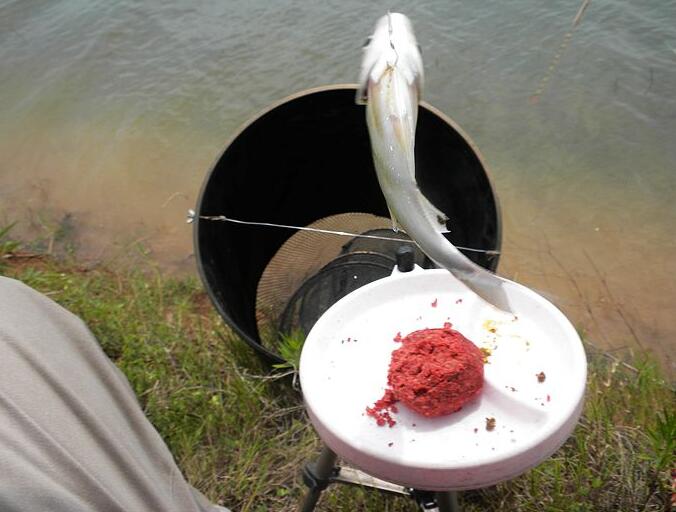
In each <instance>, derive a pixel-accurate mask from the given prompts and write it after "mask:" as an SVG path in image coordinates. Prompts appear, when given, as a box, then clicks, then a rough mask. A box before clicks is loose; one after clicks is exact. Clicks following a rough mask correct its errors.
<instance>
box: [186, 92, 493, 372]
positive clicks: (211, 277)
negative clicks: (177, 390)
mask: <svg viewBox="0 0 676 512" xmlns="http://www.w3.org/2000/svg"><path fill="white" fill-rule="evenodd" d="M355 91H356V88H355V87H354V86H351V85H345V86H329V87H323V88H319V89H312V90H309V91H304V92H302V93H299V94H296V95H293V96H291V97H289V98H287V99H285V100H283V101H281V102H280V103H278V104H276V105H274V106H272V107H271V108H269V109H267V110H266V111H264V112H263V113H261V114H259V115H257V116H256V117H255V118H254V119H253V120H251V121H250V122H248V123H246V124H245V125H244V126H243V127H242V128H241V129H240V130H239V131H238V132H237V133H236V135H235V136H234V137H232V139H231V140H230V141H229V142H228V144H227V145H226V147H225V150H224V151H223V154H222V155H221V156H220V158H219V159H218V160H217V162H216V164H215V165H214V167H213V168H212V169H211V171H210V172H209V174H208V175H207V176H206V179H205V181H204V184H203V187H202V190H201V193H200V196H199V199H198V203H197V207H196V215H197V217H196V219H195V223H194V244H195V254H196V258H197V266H198V269H199V273H200V276H201V278H202V281H203V282H204V285H205V287H206V290H207V292H208V294H209V296H210V297H211V300H212V301H213V303H214V305H215V307H216V309H217V310H218V312H219V313H220V315H221V316H222V317H223V319H224V320H225V321H226V322H227V323H228V324H229V325H230V326H231V327H232V328H233V329H234V330H235V331H236V332H237V333H238V334H239V335H240V336H241V337H242V338H243V339H244V340H245V341H246V342H247V343H248V344H249V345H251V346H252V347H253V348H254V349H255V350H256V351H257V352H258V353H259V354H260V355H262V356H263V357H264V358H265V359H266V360H268V361H269V362H281V361H282V359H281V357H280V356H279V354H278V353H277V351H276V350H275V347H274V345H270V344H269V343H263V342H262V338H261V332H260V331H261V316H262V312H261V298H260V295H261V293H263V292H262V291H261V280H262V276H264V273H265V272H266V269H267V268H268V267H269V266H271V265H272V263H271V261H272V260H273V258H276V257H278V256H279V253H282V252H284V251H286V253H287V254H285V256H284V258H285V259H284V258H282V259H283V261H286V262H289V261H290V262H295V264H301V265H302V263H299V262H301V261H302V259H303V258H295V257H294V255H293V250H294V249H293V248H292V247H296V249H295V250H299V249H298V247H304V248H306V249H303V250H307V251H310V252H311V251H313V250H315V249H322V250H323V249H324V247H325V245H326V244H325V243H324V242H323V241H319V242H315V245H314V246H308V244H307V243H306V242H299V244H295V245H294V243H293V242H292V241H291V240H290V239H291V237H292V236H295V233H296V231H294V230H292V229H285V228H279V227H264V226H260V225H250V224H237V223H232V222H222V221H216V220H206V219H203V218H200V217H204V216H221V215H225V216H226V217H228V218H230V219H238V220H245V221H248V222H261V223H274V224H281V225H288V226H308V225H310V224H315V225H316V226H324V227H325V226H326V225H329V226H334V224H335V223H334V224H332V223H331V221H330V219H338V220H336V223H337V227H338V228H341V227H342V226H343V225H342V224H340V222H341V219H348V221H349V220H350V219H352V217H351V216H355V215H356V216H357V217H358V218H359V219H366V220H367V221H368V222H365V223H364V227H363V228H362V229H360V230H359V231H360V232H366V231H371V230H372V229H374V228H378V227H380V228H382V226H376V225H375V224H377V222H371V221H373V219H382V220H383V221H386V219H387V218H388V217H389V214H388V210H387V205H386V203H385V199H384V197H383V195H382V192H381V190H380V187H379V185H378V181H377V178H376V173H375V170H374V168H373V160H372V156H371V148H370V142H369V136H368V132H367V128H366V117H365V116H366V114H365V107H364V106H362V105H356V104H355V101H354V98H355ZM416 177H417V181H418V183H419V185H420V188H421V190H422V191H423V193H424V194H425V195H426V196H427V197H428V198H429V199H430V200H431V201H432V203H434V205H435V206H436V207H437V208H439V209H440V210H442V211H443V212H444V213H445V214H446V215H447V216H448V217H449V219H451V229H452V232H451V234H450V235H449V240H451V241H452V242H453V243H454V244H455V245H457V246H463V247H469V248H475V249H481V250H485V251H499V250H500V243H501V240H500V235H501V233H500V211H499V207H498V201H497V197H496V195H495V192H494V190H493V187H492V185H491V182H490V179H489V177H488V174H487V172H486V168H485V166H484V164H483V162H482V160H481V157H480V155H479V152H478V150H477V149H476V148H475V146H474V145H473V144H472V142H471V141H470V140H469V138H468V137H467V136H466V135H465V134H464V133H463V132H462V131H461V130H460V129H459V128H458V126H457V125H455V123H453V122H452V121H451V120H450V119H449V118H448V117H447V116H445V115H444V114H442V113H441V112H439V111H438V110H436V109H435V108H433V107H431V106H430V105H427V104H425V103H422V104H421V106H420V110H419V115H418V125H417V131H416ZM347 214H349V215H347ZM327 218H328V219H329V221H327V223H326V224H322V220H323V219H327ZM317 223H318V224H317ZM357 224H359V223H357ZM359 225H361V224H359ZM367 225H368V226H367ZM344 230H346V229H344ZM326 236H331V235H326ZM322 240H326V239H322ZM354 240H355V239H350V238H344V239H343V240H342V241H341V242H340V244H339V246H337V247H338V250H337V252H336V254H335V258H336V260H339V259H340V258H343V259H344V257H345V253H346V251H348V254H351V253H349V250H350V249H349V247H350V244H353V245H354ZM359 240H362V239H359ZM317 244H319V245H317ZM356 245H359V244H356ZM307 247H310V249H307ZM313 247H314V248H315V249H313ZM393 250H394V249H393ZM359 251H360V252H364V247H363V244H361V245H360V249H359ZM329 252H330V251H329ZM371 252H375V253H378V254H379V255H378V254H376V255H375V256H373V255H372V256H369V257H368V259H369V264H370V267H369V268H370V269H372V270H373V272H372V271H371V270H368V271H365V272H364V273H363V275H362V274H358V273H354V279H355V280H357V277H359V285H363V284H366V283H367V282H369V281H372V280H373V279H376V278H379V277H384V276H386V275H388V274H389V272H390V270H391V266H390V265H391V264H392V261H393V260H392V259H391V256H392V251H390V252H389V254H380V253H385V252H387V251H384V250H380V249H378V250H377V251H371ZM465 254H466V255H467V256H468V257H469V258H471V259H472V260H474V261H475V262H476V263H478V264H480V265H482V266H483V267H485V268H488V269H490V270H495V269H496V267H497V264H498V255H497V254H487V253H483V252H466V253H465ZM306 256H307V255H306ZM381 256H382V257H381ZM323 257H324V258H325V259H326V257H327V256H326V255H324V256H323ZM328 258H329V259H331V255H330V254H329V256H328ZM359 259H360V261H362V260H364V259H365V258H364V257H363V255H360V256H359ZM374 259H375V260H377V262H376V261H374ZM318 260H321V258H320V257H319V256H318ZM308 261H309V260H308ZM314 263H315V262H314V261H313V264H314ZM428 263H429V262H428ZM275 265H276V267H275V272H273V273H276V276H275V278H276V279H277V281H275V282H279V275H280V273H284V272H285V268H284V266H283V265H284V263H282V264H281V265H282V266H281V267H280V264H279V262H275ZM424 266H431V265H424ZM338 268H342V267H341V265H338V264H337V263H336V262H331V261H329V262H326V261H325V260H323V261H322V265H321V269H317V268H314V267H313V268H312V269H311V270H310V271H309V272H308V274H309V275H302V276H300V277H299V279H300V278H302V280H303V283H300V284H299V286H296V284H292V285H290V286H291V288H293V287H296V289H295V290H294V289H289V290H288V293H287V292H285V293H286V295H283V294H282V297H288V298H289V300H291V297H296V298H297V296H298V293H297V292H298V289H300V288H301V286H302V284H304V283H307V282H310V281H311V282H323V281H322V280H321V279H320V280H319V281H318V279H317V277H316V276H317V274H318V273H320V272H321V271H326V269H330V270H332V271H335V272H337V270H336V269H338ZM350 268H354V265H353V266H352V267H350ZM364 268H366V267H364ZM298 271H299V269H297V268H296V269H293V272H292V271H291V270H289V272H290V273H294V272H295V273H298ZM335 272H334V274H332V277H331V281H330V282H331V283H333V284H335V282H337V281H336V280H337V279H338V280H339V279H343V277H344V275H342V274H341V275H340V276H339V275H337V274H335ZM341 272H343V271H341ZM301 274H302V272H301ZM299 275H300V274H299ZM265 279H267V278H265ZM268 281H269V280H268ZM268 281H266V283H264V284H266V285H267V284H268ZM297 284H298V283H297ZM354 286H355V285H354V284H353V285H352V286H351V288H349V289H353V288H354ZM343 290H348V288H345V287H343ZM315 292H316V290H315ZM341 293H342V294H344V293H345V291H343V292H341ZM341 293H336V294H334V296H333V297H334V298H332V299H331V300H329V301H328V302H326V304H322V306H321V309H325V308H326V307H328V306H330V303H331V302H332V301H333V302H335V300H337V299H338V298H340V296H341ZM315 294H316V293H315ZM334 299H335V300H334ZM284 306H285V305H284V304H281V305H279V304H277V305H276V307H277V309H278V310H279V311H278V316H279V317H280V318H287V319H288V317H289V315H288V311H286V313H285V312H284V311H283V310H284ZM296 306H297V304H294V307H296ZM280 308H281V309H280ZM316 309H317V307H316V304H315V308H314V310H316ZM320 313H321V310H319V311H317V312H316V314H320ZM274 321H276V320H274ZM274 321H273V325H272V326H271V328H272V329H273V330H274V329H275V328H276V327H279V325H276V324H274ZM307 323H308V322H305V324H306V325H305V327H306V328H307Z"/></svg>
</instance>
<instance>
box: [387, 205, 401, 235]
mask: <svg viewBox="0 0 676 512" xmlns="http://www.w3.org/2000/svg"><path fill="white" fill-rule="evenodd" d="M387 209H388V210H390V219H392V231H394V232H395V233H399V231H402V232H405V231H404V229H403V228H402V227H401V224H399V221H398V220H397V218H396V217H395V216H394V213H392V210H391V209H390V207H389V206H388V207H387Z"/></svg>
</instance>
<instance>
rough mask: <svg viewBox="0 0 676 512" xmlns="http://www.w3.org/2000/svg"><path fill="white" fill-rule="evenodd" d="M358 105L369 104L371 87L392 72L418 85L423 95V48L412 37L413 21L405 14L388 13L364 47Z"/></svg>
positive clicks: (378, 23) (419, 91)
mask: <svg viewBox="0 0 676 512" xmlns="http://www.w3.org/2000/svg"><path fill="white" fill-rule="evenodd" d="M363 51H364V56H363V58H362V65H361V73H360V75H359V88H358V90H357V98H356V100H357V103H360V104H363V103H366V102H367V101H368V86H369V83H378V82H380V79H381V78H382V77H383V75H384V74H385V73H386V72H387V71H388V70H391V69H394V68H396V69H397V70H398V71H400V72H401V73H402V74H403V76H404V78H405V79H406V81H407V82H408V83H409V84H415V86H416V88H417V89H418V97H420V93H421V92H422V82H423V62H422V53H421V51H420V45H419V44H418V42H417V41H416V38H415V35H414V34H413V27H412V25H411V21H410V20H409V19H408V18H407V17H406V16H404V15H403V14H400V13H397V12H392V13H389V12H388V13H387V14H386V15H385V16H383V17H382V18H380V19H379V20H378V22H377V23H376V26H375V29H374V31H373V34H372V35H371V36H370V37H369V38H368V39H367V40H366V44H364V50H363Z"/></svg>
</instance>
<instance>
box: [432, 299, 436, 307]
mask: <svg viewBox="0 0 676 512" xmlns="http://www.w3.org/2000/svg"><path fill="white" fill-rule="evenodd" d="M432 307H433V308H436V307H437V299H434V301H432Z"/></svg>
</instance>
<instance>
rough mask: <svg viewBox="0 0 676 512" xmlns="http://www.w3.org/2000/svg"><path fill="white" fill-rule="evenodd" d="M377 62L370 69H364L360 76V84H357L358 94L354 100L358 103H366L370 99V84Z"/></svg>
mask: <svg viewBox="0 0 676 512" xmlns="http://www.w3.org/2000/svg"><path fill="white" fill-rule="evenodd" d="M374 67H375V64H373V65H372V66H371V67H370V68H368V70H367V69H366V68H364V69H363V70H362V75H361V76H360V77H359V84H358V86H357V94H356V95H355V98H354V102H355V103H356V104H357V105H366V104H367V103H368V100H369V85H370V84H371V71H373V68H374Z"/></svg>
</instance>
